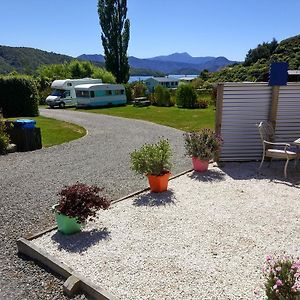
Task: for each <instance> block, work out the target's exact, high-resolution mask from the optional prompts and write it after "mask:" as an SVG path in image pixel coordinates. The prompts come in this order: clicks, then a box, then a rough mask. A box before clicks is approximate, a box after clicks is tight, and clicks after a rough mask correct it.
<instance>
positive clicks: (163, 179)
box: [130, 139, 172, 193]
mask: <svg viewBox="0 0 300 300" xmlns="http://www.w3.org/2000/svg"><path fill="white" fill-rule="evenodd" d="M130 156H131V162H132V170H133V171H135V172H136V173H138V174H142V175H146V176H147V177H148V181H149V185H150V190H151V192H155V193H159V192H164V191H166V190H167V189H168V180H169V178H170V175H171V173H170V169H171V162H170V159H171V156H172V151H171V147H170V144H169V142H168V140H166V139H161V140H160V141H158V142H157V143H155V144H145V145H143V146H142V147H141V148H140V149H139V150H135V151H133V152H132V153H131V154H130Z"/></svg>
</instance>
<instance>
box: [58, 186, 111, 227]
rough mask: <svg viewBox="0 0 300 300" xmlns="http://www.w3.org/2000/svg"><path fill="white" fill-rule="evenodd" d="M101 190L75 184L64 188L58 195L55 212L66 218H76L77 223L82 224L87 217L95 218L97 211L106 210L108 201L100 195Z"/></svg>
mask: <svg viewBox="0 0 300 300" xmlns="http://www.w3.org/2000/svg"><path fill="white" fill-rule="evenodd" d="M102 191H103V188H99V187H97V186H89V185H86V184H84V183H79V182H77V183H76V184H74V185H71V186H65V187H64V188H63V189H62V190H61V191H60V192H59V193H58V195H59V196H60V199H59V204H58V205H57V206H56V210H57V211H58V212H59V213H61V214H64V215H66V216H69V217H72V218H77V221H78V223H84V222H85V221H86V220H87V219H88V218H89V217H90V219H92V218H93V217H95V216H96V211H97V210H98V209H107V208H108V207H109V206H110V201H109V200H108V199H107V198H106V197H105V196H104V195H101V192H102Z"/></svg>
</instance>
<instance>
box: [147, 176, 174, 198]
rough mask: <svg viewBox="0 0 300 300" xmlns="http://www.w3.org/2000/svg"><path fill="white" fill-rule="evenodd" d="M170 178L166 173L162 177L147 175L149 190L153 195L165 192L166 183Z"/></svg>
mask: <svg viewBox="0 0 300 300" xmlns="http://www.w3.org/2000/svg"><path fill="white" fill-rule="evenodd" d="M170 176H171V173H170V172H169V173H166V174H164V175H159V176H156V175H147V177H148V181H149V185H150V190H151V192H154V193H161V192H165V191H166V190H167V189H168V181H169V178H170Z"/></svg>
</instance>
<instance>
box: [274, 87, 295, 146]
mask: <svg viewBox="0 0 300 300" xmlns="http://www.w3.org/2000/svg"><path fill="white" fill-rule="evenodd" d="M298 138H300V85H299V84H298V83H290V84H288V85H287V86H282V87H280V90H279V99H278V110H277V122H276V140H277V141H282V142H286V143H291V142H292V141H294V140H295V139H298Z"/></svg>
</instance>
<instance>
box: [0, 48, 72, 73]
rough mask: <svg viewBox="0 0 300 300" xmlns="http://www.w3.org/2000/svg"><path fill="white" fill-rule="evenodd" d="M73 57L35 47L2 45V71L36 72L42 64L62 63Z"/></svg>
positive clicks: (0, 57) (0, 59) (0, 64)
mask: <svg viewBox="0 0 300 300" xmlns="http://www.w3.org/2000/svg"><path fill="white" fill-rule="evenodd" d="M72 59H73V58H72V57H70V56H67V55H61V54H57V53H53V52H47V51H42V50H39V49H34V48H27V47H9V46H0V73H1V74H8V73H11V72H13V71H17V72H18V73H25V74H34V73H35V71H36V69H37V68H38V67H39V66H41V65H47V64H62V63H64V62H69V61H71V60H72Z"/></svg>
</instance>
